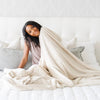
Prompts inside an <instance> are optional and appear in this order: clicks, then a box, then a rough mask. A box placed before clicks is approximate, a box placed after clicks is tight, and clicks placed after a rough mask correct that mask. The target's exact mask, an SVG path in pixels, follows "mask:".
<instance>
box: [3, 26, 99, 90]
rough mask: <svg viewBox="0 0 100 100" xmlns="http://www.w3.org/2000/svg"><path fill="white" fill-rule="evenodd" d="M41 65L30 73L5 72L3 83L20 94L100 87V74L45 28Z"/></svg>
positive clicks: (29, 69)
mask: <svg viewBox="0 0 100 100" xmlns="http://www.w3.org/2000/svg"><path fill="white" fill-rule="evenodd" d="M39 41H40V47H41V58H40V61H39V64H35V65H32V66H30V67H29V68H28V69H27V70H25V69H21V68H17V69H7V68H5V69H4V73H5V75H4V77H3V78H4V80H6V82H7V83H8V84H10V85H11V86H13V87H15V88H17V89H20V90H33V89H56V88H61V87H66V86H68V87H73V86H85V85H100V70H97V69H95V68H92V67H90V66H89V65H87V64H85V63H84V62H82V61H81V60H80V59H78V58H77V57H76V56H75V55H73V54H72V53H71V52H70V51H69V50H68V49H67V48H65V47H64V46H63V45H62V43H61V38H60V37H59V36H58V35H57V34H56V33H55V32H54V31H52V30H50V29H49V28H47V27H45V26H42V28H41V30H40V35H39Z"/></svg>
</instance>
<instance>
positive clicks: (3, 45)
mask: <svg viewBox="0 0 100 100" xmlns="http://www.w3.org/2000/svg"><path fill="white" fill-rule="evenodd" d="M8 45H9V44H8V43H7V42H4V41H1V40H0V48H6V47H7V46H8Z"/></svg>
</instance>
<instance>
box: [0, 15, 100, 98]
mask: <svg viewBox="0 0 100 100" xmlns="http://www.w3.org/2000/svg"><path fill="white" fill-rule="evenodd" d="M28 20H34V21H37V22H39V23H40V24H42V25H44V26H47V27H49V28H51V29H53V30H54V31H56V32H57V33H58V34H59V35H60V36H61V37H62V39H64V40H66V41H69V40H71V39H72V38H73V37H77V39H78V43H83V42H87V43H88V42H89V41H92V42H95V45H94V47H95V52H94V54H95V60H96V61H94V59H92V58H93V56H90V57H89V58H88V59H89V61H90V62H91V65H93V64H94V66H97V64H98V66H99V65H100V53H99V51H100V39H99V37H100V29H99V26H100V18H93V17H90V18H89V17H88V18H86V17H81V18H80V17H62V18H59V17H48V18H47V17H17V18H16V17H0V40H2V41H6V42H8V43H11V42H12V41H14V40H16V39H19V38H20V42H19V44H18V47H17V48H18V49H21V50H23V47H24V42H23V36H22V27H23V25H24V23H25V22H26V21H28ZM5 26H6V29H5ZM88 49H91V46H88ZM88 52H89V53H90V51H88ZM87 54H88V53H87ZM91 54H92V52H91ZM88 59H86V61H87V60H88ZM89 61H87V62H88V63H90V62H89ZM93 62H96V63H93ZM92 63H93V64H92ZM2 75H3V72H2V71H0V79H1V77H2ZM4 84H5V83H4V82H3V81H2V80H0V100H22V99H24V100H47V99H48V100H100V85H94V86H83V87H73V88H70V87H65V88H59V89H55V90H32V91H17V90H13V89H12V88H10V87H9V86H6V85H4Z"/></svg>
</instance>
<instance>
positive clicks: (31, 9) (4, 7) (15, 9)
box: [0, 0, 100, 17]
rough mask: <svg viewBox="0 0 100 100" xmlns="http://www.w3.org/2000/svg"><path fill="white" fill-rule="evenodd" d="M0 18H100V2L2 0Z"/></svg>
mask: <svg viewBox="0 0 100 100" xmlns="http://www.w3.org/2000/svg"><path fill="white" fill-rule="evenodd" d="M0 16H1V17H22V16H25V17H29V16H31V17H32V16H53V17H54V16H92V17H93V16H100V0H0Z"/></svg>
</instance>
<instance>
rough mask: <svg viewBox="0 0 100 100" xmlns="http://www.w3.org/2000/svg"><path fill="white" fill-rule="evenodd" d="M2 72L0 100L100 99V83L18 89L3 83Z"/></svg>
mask: <svg viewBox="0 0 100 100" xmlns="http://www.w3.org/2000/svg"><path fill="white" fill-rule="evenodd" d="M2 74H3V73H2V72H0V85H2V87H0V100H100V85H95V86H83V87H72V88H70V87H66V88H63V89H55V90H32V91H17V90H14V89H12V88H10V87H9V86H6V87H5V85H3V81H1V76H2Z"/></svg>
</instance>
